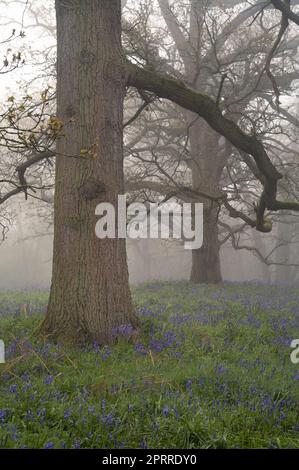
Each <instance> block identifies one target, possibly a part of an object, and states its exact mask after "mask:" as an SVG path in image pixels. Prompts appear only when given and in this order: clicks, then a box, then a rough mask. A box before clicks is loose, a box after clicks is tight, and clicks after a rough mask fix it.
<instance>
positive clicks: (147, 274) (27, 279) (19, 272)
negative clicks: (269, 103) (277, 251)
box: [0, 201, 284, 290]
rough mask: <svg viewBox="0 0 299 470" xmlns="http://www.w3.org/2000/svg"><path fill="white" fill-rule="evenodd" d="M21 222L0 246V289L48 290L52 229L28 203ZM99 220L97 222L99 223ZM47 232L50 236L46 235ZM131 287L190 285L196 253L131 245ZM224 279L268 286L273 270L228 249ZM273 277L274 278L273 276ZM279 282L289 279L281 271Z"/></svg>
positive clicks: (160, 244) (172, 244)
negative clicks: (156, 282)
mask: <svg viewBox="0 0 299 470" xmlns="http://www.w3.org/2000/svg"><path fill="white" fill-rule="evenodd" d="M15 209H16V213H17V215H16V217H15V219H14V222H13V226H12V227H11V228H10V231H9V232H8V234H7V239H6V240H5V242H4V243H2V244H1V245H0V289H4V290H13V289H17V290H23V289H32V288H33V289H48V288H49V287H50V280H51V262H52V242H53V237H52V234H51V230H52V229H51V228H49V229H47V228H46V227H45V224H44V223H43V222H42V221H41V220H40V219H39V217H38V213H36V215H35V216H34V210H31V211H30V212H29V213H28V212H26V202H25V201H20V202H19V203H18V204H17V205H16V206H15ZM95 220H96V219H95ZM47 232H48V234H47ZM127 253H128V266H129V274H130V282H131V283H132V284H138V283H142V282H147V281H153V280H162V281H169V280H188V279H189V277H190V270H191V252H190V251H189V250H186V249H184V246H183V245H182V244H178V242H176V241H169V240H130V239H128V240H127ZM221 263H222V276H223V279H224V280H225V281H236V282H243V281H253V280H254V281H255V280H259V281H269V278H271V272H274V269H273V268H268V267H267V266H265V265H264V264H263V263H261V262H260V261H259V260H258V259H257V257H255V256H254V255H252V254H248V253H246V252H242V251H241V252H240V251H235V250H233V249H232V248H231V246H230V245H226V246H224V247H223V248H222V251H221ZM272 277H273V276H272ZM273 279H274V280H281V281H283V280H284V275H283V272H282V271H281V269H278V274H277V276H276V277H274V278H273Z"/></svg>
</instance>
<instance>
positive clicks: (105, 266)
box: [42, 0, 137, 344]
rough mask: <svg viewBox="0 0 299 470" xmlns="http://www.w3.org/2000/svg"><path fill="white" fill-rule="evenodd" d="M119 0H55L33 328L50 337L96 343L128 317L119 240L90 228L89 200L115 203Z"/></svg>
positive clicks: (118, 190) (118, 185) (121, 81)
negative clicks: (44, 284)
mask: <svg viewBox="0 0 299 470" xmlns="http://www.w3.org/2000/svg"><path fill="white" fill-rule="evenodd" d="M120 3H121V2H120V0H84V1H80V0H56V16H57V43H58V50H57V119H58V120H61V121H62V122H63V123H64V128H63V133H64V136H61V137H60V138H59V139H58V140H57V158H56V186H55V217H54V255H53V274H52V285H51V292H50V300H49V305H48V311H47V315H46V318H45V321H44V324H43V326H42V331H43V332H44V333H46V334H48V335H50V336H51V337H52V338H53V339H55V340H58V341H60V342H68V343H73V344H81V343H86V342H88V341H97V342H99V343H101V344H106V343H110V342H111V341H112V340H113V330H114V329H115V328H117V327H119V326H121V325H133V326H136V324H137V321H136V317H135V314H134V312H133V307H132V301H131V294H130V289H129V283H128V269H127V259H126V247H125V240H123V239H121V240H118V239H104V240H99V239H98V238H96V236H95V224H96V217H95V207H96V205H97V204H99V203H100V202H110V203H112V204H113V205H114V207H117V196H118V195H119V194H122V193H123V192H124V175H123V148H122V145H123V144H122V137H123V135H122V134H123V132H122V128H123V101H124V96H125V87H126V76H125V72H124V67H123V64H122V59H121V57H122V55H121V5H120ZM88 149H91V154H87V155H86V152H85V151H86V150H88ZM82 150H83V152H82Z"/></svg>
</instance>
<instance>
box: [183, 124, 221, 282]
mask: <svg viewBox="0 0 299 470" xmlns="http://www.w3.org/2000/svg"><path fill="white" fill-rule="evenodd" d="M189 123H190V126H191V127H190V130H189V138H190V150H191V158H192V188H193V189H194V190H195V191H196V190H206V191H207V192H209V193H211V194H213V193H217V192H219V184H220V178H221V174H222V171H223V167H224V164H225V156H224V155H223V151H222V152H221V150H220V149H219V136H218V135H217V134H216V132H214V131H213V130H212V129H211V128H210V127H209V126H208V125H207V124H206V123H205V122H204V121H203V120H197V121H195V122H194V115H193V122H192V120H191V117H190V118H189ZM202 202H203V204H204V221H203V223H204V225H203V246H202V247H201V248H200V249H199V250H193V251H192V268H191V276H190V281H191V282H193V283H197V284H200V283H204V284H206V283H214V284H217V283H219V282H221V281H222V276H221V266H220V244H219V240H218V209H217V207H215V206H214V207H213V205H212V203H211V202H209V201H207V200H203V201H202Z"/></svg>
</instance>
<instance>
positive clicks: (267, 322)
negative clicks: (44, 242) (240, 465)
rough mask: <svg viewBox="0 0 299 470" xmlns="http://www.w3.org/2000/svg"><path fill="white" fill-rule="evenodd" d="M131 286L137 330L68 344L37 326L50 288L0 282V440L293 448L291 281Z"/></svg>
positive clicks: (296, 410) (296, 332)
mask: <svg viewBox="0 0 299 470" xmlns="http://www.w3.org/2000/svg"><path fill="white" fill-rule="evenodd" d="M133 295H134V299H135V303H136V307H137V309H138V312H139V316H140V319H141V322H142V328H143V336H142V337H141V338H140V342H138V343H136V344H132V343H130V342H129V341H128V340H127V338H126V335H125V332H124V335H123V337H122V338H121V339H120V340H119V341H118V343H117V344H115V345H114V346H112V347H111V348H108V347H105V348H99V347H98V345H96V344H94V345H93V346H92V347H90V348H88V350H85V351H70V350H64V349H62V348H60V347H57V346H53V345H51V344H49V343H47V342H46V340H45V341H41V340H40V339H36V337H35V336H36V335H35V331H36V328H37V327H38V325H39V323H40V321H41V319H42V316H43V315H44V312H45V308H46V302H47V297H48V294H47V293H46V292H22V293H17V292H15V293H12V292H2V293H0V339H3V340H4V341H5V344H6V360H7V362H6V363H5V364H0V448H25V447H28V448H110V449H112V448H121V447H123V448H126V447H129V448H140V447H142V448H189V449H191V448H299V406H298V405H299V364H298V365H294V364H292V362H291V360H290V354H291V351H292V350H291V348H290V344H291V341H292V340H293V339H296V338H299V288H298V287H297V288H295V287H291V286H283V285H281V286H278V285H265V284H230V283H226V284H222V285H221V286H198V287H196V286H194V285H190V284H187V283H158V282H157V283H151V284H146V285H143V286H141V287H138V288H133ZM24 304H27V307H25V306H24Z"/></svg>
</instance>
